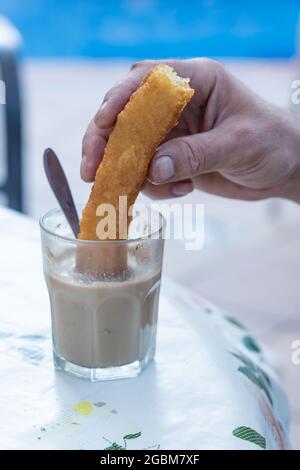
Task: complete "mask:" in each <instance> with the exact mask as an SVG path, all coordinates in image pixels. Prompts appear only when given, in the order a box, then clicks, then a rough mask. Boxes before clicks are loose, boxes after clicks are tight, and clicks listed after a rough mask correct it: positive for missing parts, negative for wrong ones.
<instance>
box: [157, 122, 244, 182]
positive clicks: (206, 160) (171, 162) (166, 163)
mask: <svg viewBox="0 0 300 470" xmlns="http://www.w3.org/2000/svg"><path fill="white" fill-rule="evenodd" d="M233 144H234V142H233V139H232V136H231V134H230V133H228V132H224V131H223V130H222V129H215V130H212V131H209V132H203V133H200V134H195V135H192V136H184V137H178V138H175V139H172V140H170V141H168V142H166V143H164V144H162V145H161V146H160V147H159V148H158V150H157V152H156V154H155V156H154V157H153V159H152V161H151V164H150V167H149V172H148V178H149V180H150V181H151V182H152V183H153V184H161V183H169V182H174V181H180V180H183V179H186V178H188V179H189V178H193V177H195V176H197V175H199V174H201V173H209V172H212V171H222V170H226V169H228V168H231V166H232V165H234V164H235V159H236V157H235V153H236V152H235V148H234V145H233Z"/></svg>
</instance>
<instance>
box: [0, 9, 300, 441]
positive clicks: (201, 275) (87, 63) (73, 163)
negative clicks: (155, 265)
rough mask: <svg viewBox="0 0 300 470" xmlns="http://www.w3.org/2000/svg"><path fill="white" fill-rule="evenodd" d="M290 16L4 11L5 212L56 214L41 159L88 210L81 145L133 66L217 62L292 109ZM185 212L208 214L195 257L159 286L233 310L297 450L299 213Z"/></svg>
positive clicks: (0, 155) (0, 65) (168, 269)
mask: <svg viewBox="0 0 300 470" xmlns="http://www.w3.org/2000/svg"><path fill="white" fill-rule="evenodd" d="M299 12H300V2H299V1H296V0H285V1H284V2H283V1H281V0H272V1H268V0H252V1H251V2H240V1H237V0H236V1H233V0H231V1H225V0H197V1H194V0H189V2H185V1H180V0H172V1H167V0H110V1H109V2H107V1H101V0H85V1H83V0H26V1H24V0H0V79H2V80H4V81H5V83H6V105H5V106H4V105H1V104H0V186H1V187H2V193H1V201H2V203H3V204H5V205H9V206H10V207H11V208H14V209H17V210H20V211H23V212H25V213H27V214H29V215H30V216H32V217H34V218H35V219H38V217H39V216H40V214H41V213H42V212H44V211H45V210H47V209H49V208H51V207H53V206H55V205H56V201H55V200H54V198H53V196H52V194H51V192H50V189H49V188H48V185H47V182H46V179H45V176H44V172H43V166H42V155H43V151H44V149H45V148H46V147H48V146H50V147H52V148H53V149H54V150H55V151H56V152H57V154H58V156H59V157H60V159H61V161H62V163H63V166H64V168H65V170H66V173H67V176H68V178H69V180H70V183H71V187H72V190H73V192H74V195H75V198H76V200H77V201H82V202H84V201H86V199H87V197H88V194H89V191H90V186H89V185H87V184H86V183H83V182H82V181H81V180H80V176H79V165H80V159H81V140H82V136H83V133H84V131H85V129H86V127H87V124H88V122H89V120H90V119H91V118H92V116H93V114H94V113H95V111H96V110H97V108H98V106H99V104H100V103H101V100H102V98H103V96H104V94H105V92H106V91H107V90H108V89H109V88H110V87H111V86H112V84H113V83H114V82H116V81H117V80H119V79H121V78H123V77H124V75H125V74H126V73H127V72H128V70H129V67H130V64H131V63H132V62H133V61H136V60H140V59H145V58H155V59H158V58H165V57H178V58H185V57H195V56H209V57H213V58H217V59H220V60H221V61H222V62H223V63H224V64H225V66H226V67H227V68H228V69H229V70H230V71H231V72H232V73H234V74H235V75H236V76H237V77H239V78H240V79H241V80H242V81H244V82H245V83H246V84H247V85H248V86H249V87H250V88H252V89H253V90H254V91H255V92H256V93H258V94H259V95H261V96H263V97H264V98H265V99H267V100H269V101H271V102H272V103H274V104H276V105H279V106H281V107H282V108H290V109H292V105H291V92H292V88H291V85H292V81H293V80H294V79H300V61H299V60H298V51H299V45H300V35H299V34H298V30H299V28H298V24H299ZM292 110H293V111H295V113H298V109H297V106H294V108H293V109H292ZM295 118H296V117H295ZM141 197H142V198H143V197H144V196H141ZM183 202H203V203H204V204H205V214H206V217H205V220H206V227H205V245H204V249H203V250H202V251H201V252H199V253H198V252H197V253H195V252H186V251H185V250H184V243H183V242H182V241H179V240H172V241H170V242H169V243H168V244H167V249H166V257H165V274H166V275H167V276H169V277H172V278H173V279H174V280H176V281H178V282H180V283H181V284H183V285H186V286H188V287H189V288H192V289H195V290H197V291H198V292H200V293H201V294H202V295H204V296H206V297H208V298H209V299H210V300H212V301H213V302H215V303H217V304H218V305H219V306H221V307H223V308H224V309H228V310H230V311H231V312H232V313H234V314H235V315H237V316H238V317H239V318H241V319H242V320H243V321H244V322H245V323H246V324H247V325H248V326H249V327H250V328H251V329H252V330H253V331H254V333H255V334H256V335H257V337H258V338H259V339H260V340H261V341H262V342H263V343H264V345H265V346H267V348H268V349H269V350H270V360H271V361H273V362H274V364H275V366H276V367H277V368H278V370H279V372H280V373H281V376H282V380H283V382H284V384H285V387H286V389H287V392H288V395H289V399H290V403H291V414H292V430H291V433H292V441H293V445H294V447H298V448H300V398H299V388H300V386H299V383H300V366H296V365H293V364H292V362H291V353H292V350H291V343H292V341H293V340H295V339H300V290H299V277H300V242H299V231H300V208H299V206H297V205H296V204H293V203H291V202H288V201H278V200H270V201H262V202H258V203H250V202H249V203H247V202H239V201H227V200H224V199H222V198H218V197H213V196H208V195H205V194H202V193H198V194H192V195H190V196H188V197H187V198H185V199H183ZM191 225H192V221H191Z"/></svg>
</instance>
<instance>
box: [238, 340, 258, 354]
mask: <svg viewBox="0 0 300 470" xmlns="http://www.w3.org/2000/svg"><path fill="white" fill-rule="evenodd" d="M242 341H243V344H244V346H246V348H248V349H249V350H250V351H252V352H256V353H259V352H261V349H260V347H259V346H258V344H257V342H256V341H255V339H254V338H252V336H244V338H243V340H242Z"/></svg>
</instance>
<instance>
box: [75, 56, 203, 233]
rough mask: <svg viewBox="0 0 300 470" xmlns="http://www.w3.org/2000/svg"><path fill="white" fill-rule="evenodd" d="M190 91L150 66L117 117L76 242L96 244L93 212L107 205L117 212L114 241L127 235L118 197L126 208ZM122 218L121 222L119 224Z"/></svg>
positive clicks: (165, 70)
mask: <svg viewBox="0 0 300 470" xmlns="http://www.w3.org/2000/svg"><path fill="white" fill-rule="evenodd" d="M193 93H194V91H193V90H192V88H190V86H189V80H188V79H186V78H181V77H179V76H178V75H177V74H176V72H174V71H173V69H172V68H171V67H169V66H168V65H164V64H160V65H157V66H155V67H154V68H153V69H151V70H150V72H149V73H148V74H147V75H146V77H145V78H144V80H143V82H142V83H141V85H140V87H139V88H138V89H137V91H136V92H135V93H133V95H132V96H131V98H130V100H129V101H128V103H127V104H126V106H125V108H124V109H123V111H121V112H120V114H119V115H118V117H117V121H116V124H115V127H114V129H113V130H112V132H111V134H110V137H109V139H108V142H107V145H106V147H105V150H104V156H103V159H102V162H101V163H100V165H99V167H98V170H97V173H96V178H95V183H94V186H93V188H92V191H91V194H90V198H89V200H88V203H87V205H86V207H85V209H84V211H83V214H82V219H81V223H80V233H79V238H80V239H82V240H98V239H99V238H105V236H103V234H102V233H101V230H100V233H99V221H100V220H101V216H99V212H98V214H97V208H98V207H99V206H100V205H101V204H109V205H111V206H113V207H114V208H115V211H116V230H115V231H114V234H113V235H114V236H113V237H106V238H117V239H123V238H126V237H127V230H125V234H124V230H121V226H122V227H123V228H124V226H125V227H126V228H128V224H129V222H130V216H129V215H128V212H127V213H126V214H125V216H123V220H122V214H121V213H120V211H119V197H120V196H126V197H127V206H128V208H130V207H131V206H132V205H133V204H134V202H135V200H136V198H137V196H138V193H139V191H140V189H141V186H142V184H143V182H144V180H145V178H146V175H147V171H148V166H149V163H150V160H151V158H152V156H153V154H154V152H155V150H156V148H157V146H158V145H159V144H160V143H161V142H162V141H163V139H164V138H165V137H166V136H167V134H168V133H169V132H170V130H171V129H172V128H173V127H174V126H175V125H176V123H177V120H178V118H179V115H180V113H181V111H182V110H183V108H184V107H185V106H186V105H187V103H188V102H189V100H190V99H191V98H192V96H193ZM124 217H125V220H124Z"/></svg>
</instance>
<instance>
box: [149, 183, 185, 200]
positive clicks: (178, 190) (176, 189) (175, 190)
mask: <svg viewBox="0 0 300 470" xmlns="http://www.w3.org/2000/svg"><path fill="white" fill-rule="evenodd" d="M193 189H194V187H193V183H192V181H191V180H185V181H179V182H178V183H170V184H161V185H159V186H157V185H154V184H152V183H150V181H148V180H146V181H145V183H144V186H143V193H144V194H145V195H146V196H149V197H150V198H151V199H170V198H173V197H181V196H186V195H187V194H189V193H190V192H192V191H193Z"/></svg>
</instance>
